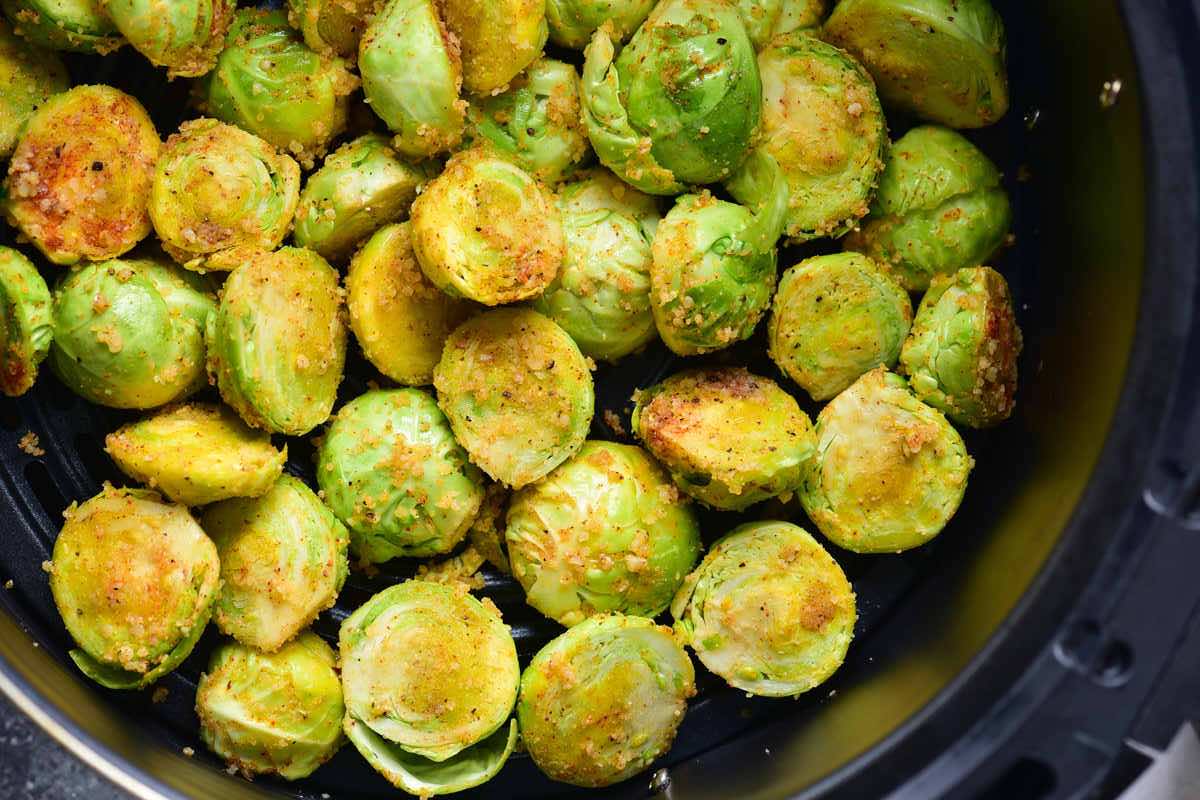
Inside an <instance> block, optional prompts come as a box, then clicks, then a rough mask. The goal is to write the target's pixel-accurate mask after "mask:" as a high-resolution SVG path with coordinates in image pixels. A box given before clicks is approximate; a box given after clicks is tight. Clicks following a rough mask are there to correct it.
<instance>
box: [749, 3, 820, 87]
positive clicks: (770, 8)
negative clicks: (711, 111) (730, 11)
mask: <svg viewBox="0 0 1200 800" xmlns="http://www.w3.org/2000/svg"><path fill="white" fill-rule="evenodd" d="M737 7H738V11H740V12H741V13H742V21H743V22H744V23H746V33H747V34H748V35H749V36H750V41H752V42H754V47H755V48H756V49H758V50H760V51H761V50H762V49H763V47H765V46H766V45H767V43H768V42H771V39H772V38H773V37H776V36H781V35H783V34H785V33H791V32H792V31H802V30H803V31H807V30H809V29H811V28H815V27H816V26H817V25H820V24H821V18H822V17H824V16H825V0H737ZM758 68H759V70H760V71H762V69H763V65H762V59H761V58H760V59H759V66H758ZM763 79H764V87H763V88H764V89H765V88H766V86H765V83H766V76H765V75H764V76H763Z"/></svg>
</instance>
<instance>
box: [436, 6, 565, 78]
mask: <svg viewBox="0 0 1200 800" xmlns="http://www.w3.org/2000/svg"><path fill="white" fill-rule="evenodd" d="M441 9H442V13H443V14H444V15H445V19H446V26H447V27H448V28H450V30H451V31H453V32H454V36H455V38H457V39H458V44H459V47H460V48H461V49H462V82H463V86H465V87H466V89H467V91H468V92H470V93H471V94H474V95H479V96H484V95H490V94H497V93H498V92H501V91H503V90H504V87H505V86H507V85H508V83H509V81H511V80H512V79H513V78H515V77H517V75H518V74H520V72H521V71H522V70H523V69H525V68H526V67H528V66H529V65H530V64H532V63H533V62H534V61H535V60H536V59H537V57H538V56H540V55H541V54H542V47H543V46H544V45H545V44H546V36H547V35H548V34H549V28H548V27H547V26H546V2H545V0H442V2H441Z"/></svg>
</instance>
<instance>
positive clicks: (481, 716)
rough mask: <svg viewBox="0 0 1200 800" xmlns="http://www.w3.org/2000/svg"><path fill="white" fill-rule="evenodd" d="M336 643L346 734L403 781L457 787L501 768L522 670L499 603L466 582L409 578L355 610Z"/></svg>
mask: <svg viewBox="0 0 1200 800" xmlns="http://www.w3.org/2000/svg"><path fill="white" fill-rule="evenodd" d="M339 646H340V649H341V661H342V688H343V690H344V691H345V693H346V720H345V730H346V734H347V735H348V736H349V737H350V741H351V742H353V743H354V746H355V747H356V748H358V751H359V752H360V753H362V755H363V756H364V757H365V758H366V759H367V761H368V762H370V764H371V766H373V767H374V768H375V769H376V770H378V771H379V772H380V773H381V774H382V775H383V776H384V777H385V778H387V779H388V780H389V781H391V782H392V783H393V784H394V785H395V786H396V787H397V788H399V789H402V790H404V791H406V792H408V793H409V794H415V795H420V796H422V797H427V796H430V795H437V794H448V793H450V792H458V791H462V790H463V789H469V788H471V787H472V786H478V785H479V784H481V783H483V782H485V781H487V780H488V779H489V778H491V777H492V776H493V775H495V774H496V773H497V772H499V771H500V768H501V767H502V766H504V762H505V761H506V760H508V756H509V754H511V753H512V750H513V746H514V745H515V744H516V738H517V723H516V720H512V721H511V722H509V723H508V724H505V723H506V722H507V721H508V718H509V715H510V714H511V713H512V709H513V705H514V703H515V702H516V699H517V688H518V682H519V680H520V668H519V666H518V665H517V649H516V646H515V645H514V644H513V639H512V635H511V634H510V633H509V631H508V627H507V626H505V624H504V623H503V622H502V621H501V620H500V614H499V612H498V611H497V610H496V608H495V606H493V605H491V604H490V603H489V602H487V601H484V602H482V603H481V602H480V601H479V600H476V599H475V598H474V597H472V596H471V595H470V594H468V593H467V591H466V589H465V587H463V586H462V585H461V584H460V585H456V586H444V585H442V584H437V583H430V582H428V581H407V582H405V583H401V584H398V585H396V586H391V587H389V588H387V589H384V590H383V591H382V592H380V593H379V594H377V595H375V596H374V597H372V598H371V599H370V600H368V601H367V602H366V603H365V604H363V606H362V607H360V608H359V609H358V610H357V611H355V612H354V613H353V614H351V615H350V616H349V617H348V618H347V619H346V621H345V622H343V623H342V629H341V635H340V638H339Z"/></svg>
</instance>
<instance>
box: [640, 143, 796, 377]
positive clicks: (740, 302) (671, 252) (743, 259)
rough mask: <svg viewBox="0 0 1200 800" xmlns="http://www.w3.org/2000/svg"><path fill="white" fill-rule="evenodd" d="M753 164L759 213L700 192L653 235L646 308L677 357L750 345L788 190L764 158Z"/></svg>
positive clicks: (770, 282)
mask: <svg viewBox="0 0 1200 800" xmlns="http://www.w3.org/2000/svg"><path fill="white" fill-rule="evenodd" d="M753 160H754V162H755V167H754V169H755V171H756V172H759V173H761V177H760V178H759V180H762V181H763V182H764V183H766V184H768V185H769V186H770V187H771V191H770V193H769V194H768V195H767V196H765V197H764V198H763V200H764V205H763V206H762V207H761V208H760V209H759V210H758V211H757V213H754V212H751V211H750V209H749V208H746V207H745V206H739V205H737V204H736V203H727V202H725V201H724V200H718V199H716V198H715V197H713V196H712V195H711V194H709V192H708V190H704V191H703V192H701V193H700V194H691V195H684V196H683V197H681V198H679V200H678V201H677V202H676V203H675V207H674V208H672V209H671V210H670V212H668V213H667V216H666V217H665V218H664V219H663V221H662V223H661V224H659V226H658V230H657V231H656V232H655V234H654V244H653V248H652V251H653V263H652V264H651V267H650V306H651V309H652V310H653V312H654V322H655V325H656V326H657V327H658V333H659V335H660V336H661V337H662V340H663V342H665V343H666V345H667V347H669V348H670V349H671V350H672V351H673V352H674V353H676V354H678V355H681V356H688V355H697V354H699V353H707V352H710V351H713V350H720V349H721V348H724V347H728V346H729V345H731V344H734V343H735V342H739V341H741V340H742V339H745V338H747V337H749V336H750V335H751V334H752V333H754V328H755V326H756V325H757V324H758V321H759V320H760V319H761V318H762V315H763V314H764V313H765V312H766V310H767V306H768V304H770V302H771V293H772V292H774V291H775V268H776V263H775V260H776V251H775V242H776V241H777V240H778V239H779V235H780V233H782V232H783V221H784V216H785V214H786V212H787V182H786V181H785V180H784V178H783V176H782V174H781V172H780V170H779V167H778V166H776V164H775V162H774V160H773V159H772V158H771V157H770V156H758V155H756V156H755V157H754V159H753Z"/></svg>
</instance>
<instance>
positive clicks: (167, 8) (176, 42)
mask: <svg viewBox="0 0 1200 800" xmlns="http://www.w3.org/2000/svg"><path fill="white" fill-rule="evenodd" d="M99 3H100V7H101V8H102V9H103V10H104V13H105V14H107V15H108V18H109V19H111V20H112V21H113V24H114V25H116V26H117V30H119V31H120V32H121V35H123V36H124V37H125V40H126V41H128V42H129V44H130V45H132V46H133V48H134V49H135V50H137V51H138V52H139V53H141V54H142V55H144V56H145V57H146V58H147V59H149V60H150V63H151V64H154V65H155V66H158V67H166V68H167V74H168V75H169V76H171V77H177V76H183V77H188V78H194V77H197V76H199V75H203V74H205V73H206V72H208V71H209V70H211V69H212V68H213V65H214V64H216V63H217V54H218V53H220V52H221V47H222V46H223V45H224V43H225V33H226V32H227V31H228V30H229V25H230V23H231V22H232V21H233V12H234V8H235V7H236V5H237V3H236V0H174V2H171V3H160V2H157V1H156V0H99Z"/></svg>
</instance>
